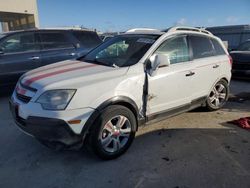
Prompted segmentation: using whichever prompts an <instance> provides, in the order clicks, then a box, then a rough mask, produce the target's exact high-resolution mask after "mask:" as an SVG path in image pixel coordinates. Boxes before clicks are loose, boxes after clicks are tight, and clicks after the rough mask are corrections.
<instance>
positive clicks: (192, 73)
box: [186, 71, 195, 76]
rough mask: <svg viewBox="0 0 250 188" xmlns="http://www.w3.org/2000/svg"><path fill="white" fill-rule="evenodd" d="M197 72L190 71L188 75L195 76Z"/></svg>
mask: <svg viewBox="0 0 250 188" xmlns="http://www.w3.org/2000/svg"><path fill="white" fill-rule="evenodd" d="M194 74H195V72H192V71H190V72H189V73H187V74H186V76H193V75H194Z"/></svg>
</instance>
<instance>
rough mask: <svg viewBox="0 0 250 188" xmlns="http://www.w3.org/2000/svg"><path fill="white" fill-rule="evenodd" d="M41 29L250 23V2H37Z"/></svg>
mask: <svg viewBox="0 0 250 188" xmlns="http://www.w3.org/2000/svg"><path fill="white" fill-rule="evenodd" d="M37 2H38V12H39V20H40V27H71V26H83V27H87V28H92V29H97V30H98V31H103V32H107V31H125V30H128V29H130V28H136V27H148V28H156V29H164V28H168V27H171V26H175V25H185V26H200V27H208V26H220V25H238V24H250V0H205V1H203V0H144V1H143V0H113V1H112V0H99V1H98V0H37Z"/></svg>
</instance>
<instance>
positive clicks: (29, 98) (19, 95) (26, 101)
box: [16, 92, 31, 103]
mask: <svg viewBox="0 0 250 188" xmlns="http://www.w3.org/2000/svg"><path fill="white" fill-rule="evenodd" d="M16 97H17V98H18V99H19V100H20V101H22V102H24V103H28V102H30V100H31V97H28V96H25V95H22V94H19V93H17V92H16Z"/></svg>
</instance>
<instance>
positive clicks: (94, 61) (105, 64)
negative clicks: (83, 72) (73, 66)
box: [83, 59, 119, 68]
mask: <svg viewBox="0 0 250 188" xmlns="http://www.w3.org/2000/svg"><path fill="white" fill-rule="evenodd" d="M83 60H84V61H86V62H90V63H94V64H98V65H104V66H108V67H114V68H118V67H119V66H117V65H116V64H112V65H111V64H107V63H104V62H102V61H98V60H97V59H95V60H89V59H83Z"/></svg>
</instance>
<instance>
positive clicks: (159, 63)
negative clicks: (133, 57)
mask: <svg viewBox="0 0 250 188" xmlns="http://www.w3.org/2000/svg"><path fill="white" fill-rule="evenodd" d="M150 62H151V69H150V75H151V76H153V75H154V74H155V73H156V71H157V70H158V68H161V67H167V66H169V65H170V60H169V56H168V55H164V54H154V55H152V56H151V57H150Z"/></svg>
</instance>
